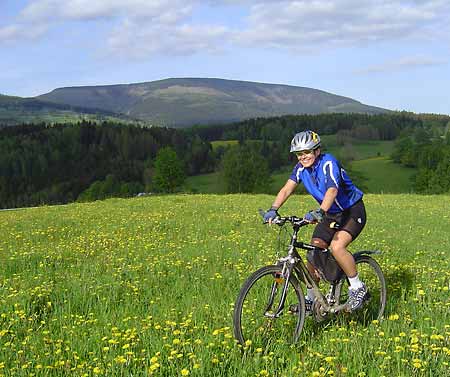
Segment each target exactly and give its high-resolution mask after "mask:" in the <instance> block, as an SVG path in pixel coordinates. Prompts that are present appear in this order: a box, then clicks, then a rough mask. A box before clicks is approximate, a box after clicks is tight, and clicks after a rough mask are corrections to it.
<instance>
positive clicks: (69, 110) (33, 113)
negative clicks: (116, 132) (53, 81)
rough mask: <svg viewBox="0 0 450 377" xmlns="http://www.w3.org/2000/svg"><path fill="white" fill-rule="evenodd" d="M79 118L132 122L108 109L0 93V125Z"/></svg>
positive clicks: (56, 121) (64, 121) (58, 121)
mask: <svg viewBox="0 0 450 377" xmlns="http://www.w3.org/2000/svg"><path fill="white" fill-rule="evenodd" d="M80 120H99V121H103V120H115V121H120V122H132V121H133V120H132V119H131V118H129V117H126V116H122V115H119V114H116V113H114V112H112V111H108V110H100V109H97V108H92V107H86V108H84V107H80V106H74V105H71V104H61V103H55V102H48V101H45V100H41V99H36V98H21V97H13V96H5V95H1V94H0V125H7V126H11V125H16V124H23V123H39V122H46V123H73V122H78V121H80Z"/></svg>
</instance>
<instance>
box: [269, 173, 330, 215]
mask: <svg viewBox="0 0 450 377" xmlns="http://www.w3.org/2000/svg"><path fill="white" fill-rule="evenodd" d="M296 188H297V183H295V182H294V181H293V180H292V179H288V181H287V182H286V184H285V185H284V186H283V187H282V188H281V190H280V192H279V193H278V194H277V196H276V198H275V201H274V202H273V204H272V208H274V209H278V208H280V207H281V206H282V205H283V203H284V202H285V201H286V200H287V199H288V198H289V197H290V196H291V194H292V193H293V192H294V191H295V189H296ZM330 206H331V205H330Z"/></svg>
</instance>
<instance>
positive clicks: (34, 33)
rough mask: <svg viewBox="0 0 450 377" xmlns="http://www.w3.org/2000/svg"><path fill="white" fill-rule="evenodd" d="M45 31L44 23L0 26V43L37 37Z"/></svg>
mask: <svg viewBox="0 0 450 377" xmlns="http://www.w3.org/2000/svg"><path fill="white" fill-rule="evenodd" d="M46 31H47V27H46V25H22V24H13V25H8V26H4V27H1V28H0V43H12V42H14V41H16V40H18V39H37V38H39V37H41V36H42V35H44V34H45V32H46Z"/></svg>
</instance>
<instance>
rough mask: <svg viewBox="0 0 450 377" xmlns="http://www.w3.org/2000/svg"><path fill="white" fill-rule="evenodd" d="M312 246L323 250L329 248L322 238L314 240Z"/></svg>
mask: <svg viewBox="0 0 450 377" xmlns="http://www.w3.org/2000/svg"><path fill="white" fill-rule="evenodd" d="M311 244H312V245H314V246H318V247H321V248H322V249H326V248H327V247H328V244H327V243H326V242H325V241H324V240H322V239H320V238H313V239H312V240H311Z"/></svg>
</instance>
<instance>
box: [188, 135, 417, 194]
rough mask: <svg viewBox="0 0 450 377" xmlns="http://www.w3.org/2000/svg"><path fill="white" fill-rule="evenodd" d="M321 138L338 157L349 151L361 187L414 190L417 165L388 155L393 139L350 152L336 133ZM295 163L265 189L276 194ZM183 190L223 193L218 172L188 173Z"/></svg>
mask: <svg viewBox="0 0 450 377" xmlns="http://www.w3.org/2000/svg"><path fill="white" fill-rule="evenodd" d="M322 139H323V145H324V152H326V153H331V154H333V155H334V156H336V157H337V158H338V159H340V157H341V156H342V155H346V154H348V153H350V154H351V155H352V156H353V159H354V161H352V164H351V168H352V170H353V171H355V172H357V173H359V174H361V175H362V176H363V177H364V182H363V184H364V186H365V187H367V190H364V191H366V192H370V193H373V194H379V193H389V194H399V193H411V192H412V191H413V190H412V177H413V175H414V174H415V173H416V169H413V168H406V167H404V166H402V165H400V164H396V163H394V162H393V161H392V160H391V159H390V155H391V154H392V152H393V149H394V142H393V141H365V142H355V143H354V144H352V146H351V147H350V148H351V151H350V152H349V151H348V150H346V147H343V146H341V145H339V144H338V143H337V142H336V135H324V136H323V137H322ZM250 142H252V141H250ZM211 144H212V146H213V148H217V147H219V146H223V147H225V146H233V145H237V140H229V141H221V140H219V141H214V142H212V143H211ZM295 163H296V161H295V160H294V159H293V160H292V164H291V165H290V166H286V167H283V168H281V169H279V170H277V171H275V172H273V173H272V175H271V177H270V178H271V182H270V183H269V185H268V187H266V188H265V190H266V191H265V192H266V193H269V194H274V195H276V194H277V193H278V191H279V190H280V188H281V187H282V186H283V185H284V184H285V183H286V181H287V179H288V178H289V176H290V174H291V172H292V169H293V167H294V165H295ZM344 166H345V165H344ZM183 190H184V191H185V192H195V193H202V194H224V193H225V187H224V185H223V182H222V177H221V175H220V172H215V173H210V174H201V175H196V176H190V177H188V178H187V179H186V182H185V185H184V187H183ZM299 191H300V192H302V193H305V190H301V189H300V190H299Z"/></svg>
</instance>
